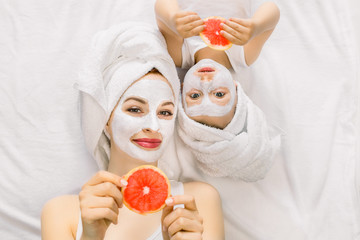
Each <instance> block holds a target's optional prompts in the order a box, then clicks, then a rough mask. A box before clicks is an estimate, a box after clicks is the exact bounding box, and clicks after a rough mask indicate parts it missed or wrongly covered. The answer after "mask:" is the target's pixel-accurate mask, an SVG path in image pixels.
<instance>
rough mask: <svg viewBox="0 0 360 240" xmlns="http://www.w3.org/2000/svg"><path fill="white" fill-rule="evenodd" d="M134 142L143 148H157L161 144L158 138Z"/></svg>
mask: <svg viewBox="0 0 360 240" xmlns="http://www.w3.org/2000/svg"><path fill="white" fill-rule="evenodd" d="M133 141H134V142H135V143H136V144H138V145H139V146H141V147H143V148H157V147H158V146H160V144H161V140H160V139H157V138H137V139H134V140H133Z"/></svg>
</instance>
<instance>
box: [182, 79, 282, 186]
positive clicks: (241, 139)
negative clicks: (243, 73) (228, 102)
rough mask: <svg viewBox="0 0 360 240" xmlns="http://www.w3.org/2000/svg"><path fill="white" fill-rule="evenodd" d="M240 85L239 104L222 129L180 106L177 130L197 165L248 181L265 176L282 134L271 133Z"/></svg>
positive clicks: (215, 174) (211, 172)
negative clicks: (207, 124)
mask: <svg viewBox="0 0 360 240" xmlns="http://www.w3.org/2000/svg"><path fill="white" fill-rule="evenodd" d="M236 85H237V96H238V99H237V105H236V111H235V115H234V117H233V119H232V121H231V122H230V123H229V124H228V126H226V128H224V129H223V130H221V129H217V128H214V127H209V126H206V125H204V124H201V123H198V122H196V121H194V120H192V119H190V118H189V117H188V116H187V115H186V114H185V112H184V109H183V107H182V106H180V107H179V113H178V124H177V131H178V134H179V136H180V138H181V139H182V141H183V142H184V143H185V144H186V145H187V147H189V148H190V149H191V151H192V152H193V154H194V155H195V157H196V160H197V165H198V167H199V168H200V169H201V170H202V171H203V172H204V173H205V174H207V175H209V176H212V177H231V178H234V179H242V180H244V181H247V182H252V181H257V180H259V179H262V178H264V176H265V175H266V173H267V172H268V170H269V169H270V167H271V165H272V163H273V156H274V153H275V152H276V151H277V150H279V146H280V135H279V134H278V133H276V134H275V136H273V137H272V136H270V129H269V127H268V124H267V122H266V119H265V116H264V114H263V112H262V111H261V110H260V109H259V108H258V107H257V106H256V105H255V104H254V103H253V102H252V101H251V100H250V99H249V98H248V97H247V96H246V95H245V93H244V92H243V90H242V88H241V86H240V84H239V83H236Z"/></svg>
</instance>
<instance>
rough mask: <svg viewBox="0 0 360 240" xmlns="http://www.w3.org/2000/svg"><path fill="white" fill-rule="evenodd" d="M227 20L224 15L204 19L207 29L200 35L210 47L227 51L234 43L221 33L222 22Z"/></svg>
mask: <svg viewBox="0 0 360 240" xmlns="http://www.w3.org/2000/svg"><path fill="white" fill-rule="evenodd" d="M224 22H225V18H222V17H208V18H205V19H204V23H205V29H204V30H203V31H202V32H201V33H200V37H201V38H202V39H203V41H204V42H205V43H206V45H208V46H209V47H210V48H212V49H215V50H222V51H225V50H227V49H229V48H230V47H231V46H232V43H231V42H230V41H229V40H227V39H226V38H225V37H223V36H222V35H221V34H220V31H221V30H222V28H221V26H220V24H221V23H224Z"/></svg>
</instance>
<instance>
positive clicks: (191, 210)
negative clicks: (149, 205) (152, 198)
mask: <svg viewBox="0 0 360 240" xmlns="http://www.w3.org/2000/svg"><path fill="white" fill-rule="evenodd" d="M177 204H184V206H185V208H176V209H174V205H177ZM166 205H167V206H166V207H165V208H164V209H163V213H162V217H161V222H162V226H163V227H162V231H163V232H162V234H163V238H164V239H165V240H179V239H187V240H201V239H202V233H203V230H204V228H203V219H202V217H201V216H200V215H199V212H198V210H197V207H196V203H195V198H194V197H193V196H191V195H178V196H173V197H170V198H168V199H167V200H166Z"/></svg>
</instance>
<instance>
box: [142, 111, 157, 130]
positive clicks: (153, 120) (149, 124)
mask: <svg viewBox="0 0 360 240" xmlns="http://www.w3.org/2000/svg"><path fill="white" fill-rule="evenodd" d="M159 130H160V125H159V120H158V118H157V116H156V115H155V114H154V115H152V116H151V115H150V116H149V117H148V118H147V119H146V125H145V127H144V128H143V131H144V132H158V131H159Z"/></svg>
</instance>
